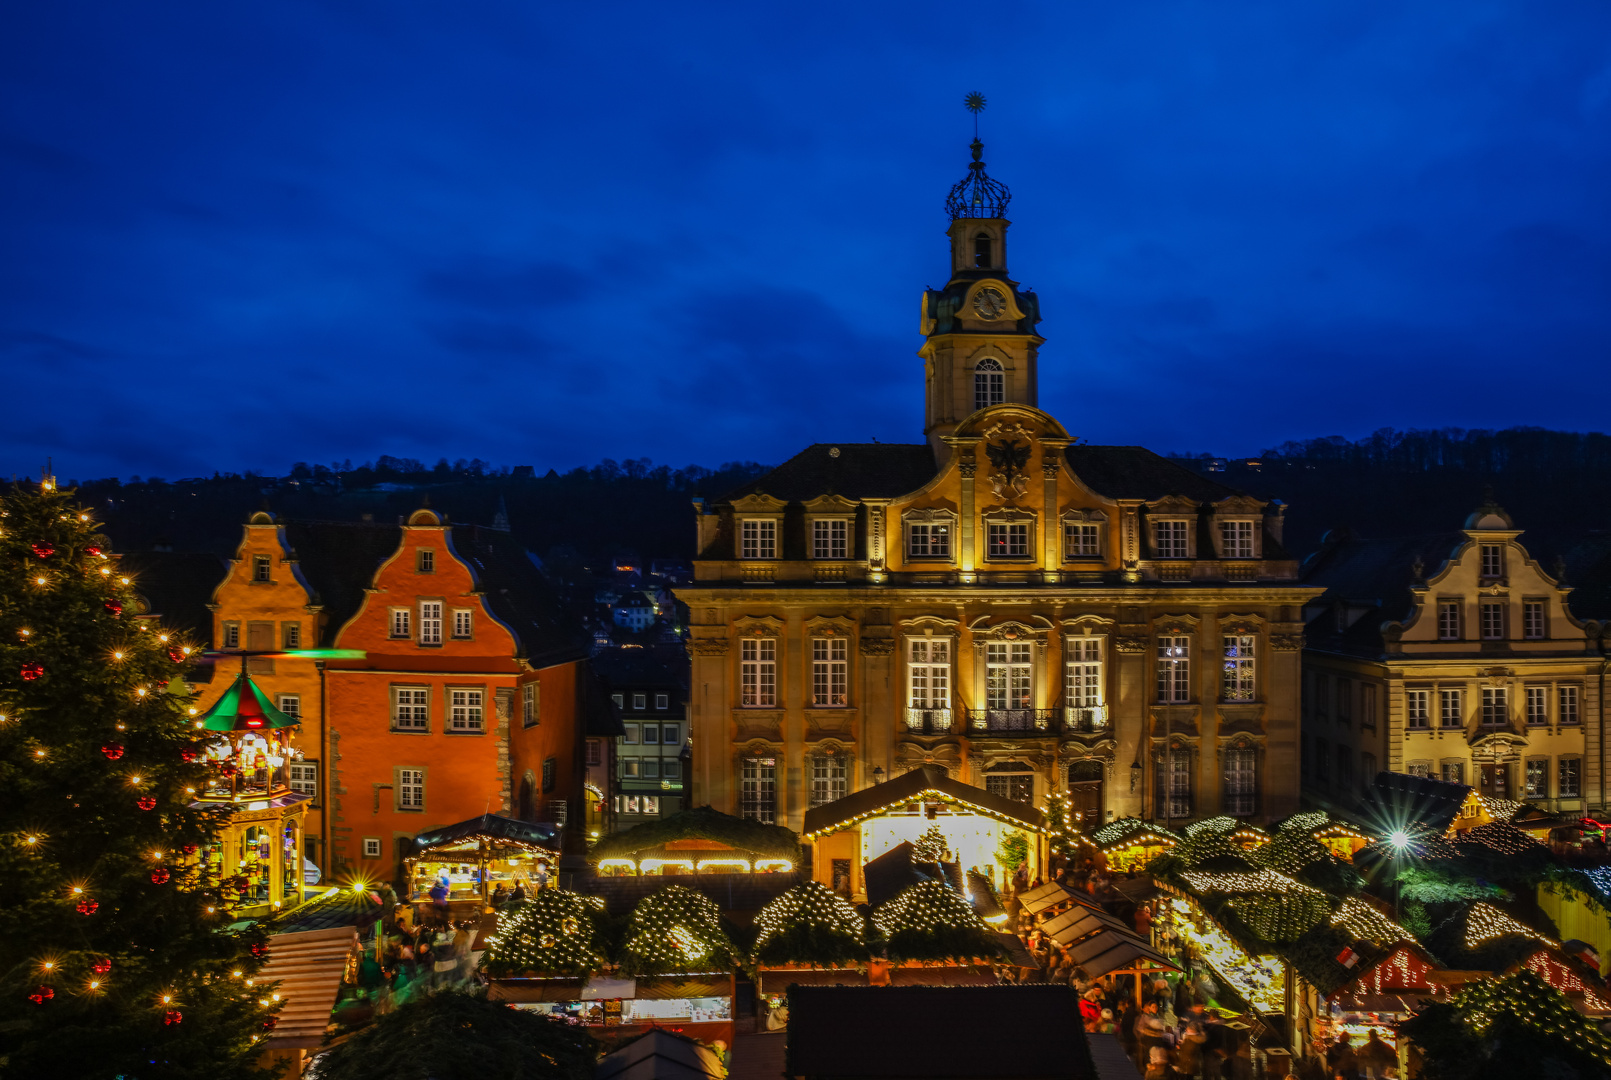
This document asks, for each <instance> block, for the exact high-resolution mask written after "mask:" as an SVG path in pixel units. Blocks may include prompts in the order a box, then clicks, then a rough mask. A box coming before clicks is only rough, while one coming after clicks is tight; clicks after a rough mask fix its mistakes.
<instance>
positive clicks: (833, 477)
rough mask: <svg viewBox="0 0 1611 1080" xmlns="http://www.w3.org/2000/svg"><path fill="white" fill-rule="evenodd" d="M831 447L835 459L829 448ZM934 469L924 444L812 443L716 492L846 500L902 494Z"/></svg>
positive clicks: (728, 499)
mask: <svg viewBox="0 0 1611 1080" xmlns="http://www.w3.org/2000/svg"><path fill="white" fill-rule="evenodd" d="M835 449H837V450H838V451H839V456H837V457H835V456H834V455H832V454H831V453H829V451H830V450H835ZM937 471H938V470H936V468H935V467H934V453H933V451H931V450H930V449H929V447H928V444H927V443H814V444H812V445H811V446H808V447H806V448H805V449H804V450H802V451H800V452H799V453H798V454H796V455H794V456H793V457H792V458H790V459H789V460H787V461H785V462H784V463H783V464H781V465H779V466H778V467H777V468H775V469H773V470H772V471H771V472H769V473H767V474H766V475H765V476H761V477H758V478H756V479H754V480H751V481H750V482H749V483H747V484H745V485H744V486H743V487H740V488H737V489H735V490H733V491H730V492H728V493H727V494H726V495H724V496H722V497H721V498H720V499H719V500H717V501H718V502H732V501H733V500H734V499H741V498H743V497H744V496H746V495H754V494H756V493H758V492H761V493H765V494H767V495H770V496H772V497H773V498H774V499H782V500H783V501H784V502H805V501H806V500H808V499H815V498H817V497H818V496H819V495H829V494H832V495H842V496H844V497H845V498H847V499H868V498H893V497H894V496H897V495H906V494H909V493H911V492H913V491H916V490H917V489H918V488H920V487H922V486H923V485H924V484H926V483H928V482H929V481H930V480H932V479H934V475H935V473H936V472H937Z"/></svg>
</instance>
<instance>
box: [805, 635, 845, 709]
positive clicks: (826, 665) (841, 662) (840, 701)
mask: <svg viewBox="0 0 1611 1080" xmlns="http://www.w3.org/2000/svg"><path fill="white" fill-rule="evenodd" d="M847 646H848V642H847V641H846V639H845V638H842V637H831V638H812V639H811V704H813V705H815V706H818V707H821V706H833V705H846V704H848V703H849V698H848V696H847V689H846V687H847V684H848V681H849V675H848V673H847V668H848V660H847V657H848V655H849V651H848V647H847Z"/></svg>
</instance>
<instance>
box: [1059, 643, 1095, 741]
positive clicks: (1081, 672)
mask: <svg viewBox="0 0 1611 1080" xmlns="http://www.w3.org/2000/svg"><path fill="white" fill-rule="evenodd" d="M1063 703H1064V707H1065V708H1067V710H1068V723H1069V726H1070V727H1071V728H1073V729H1074V730H1076V731H1090V730H1093V729H1095V728H1098V727H1101V726H1103V725H1104V724H1105V723H1106V719H1105V717H1104V716H1103V714H1102V705H1103V700H1102V639H1101V638H1098V637H1083V636H1082V637H1071V638H1069V639H1068V660H1067V662H1066V663H1065V664H1064V666H1063Z"/></svg>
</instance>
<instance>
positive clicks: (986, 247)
mask: <svg viewBox="0 0 1611 1080" xmlns="http://www.w3.org/2000/svg"><path fill="white" fill-rule="evenodd" d="M973 265H974V266H975V267H977V268H978V269H980V270H988V269H989V268H990V267H991V266H992V265H994V264H993V263H992V262H991V259H990V234H989V233H980V234H979V235H978V236H975V237H974V238H973Z"/></svg>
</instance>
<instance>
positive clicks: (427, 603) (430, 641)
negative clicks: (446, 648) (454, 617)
mask: <svg viewBox="0 0 1611 1080" xmlns="http://www.w3.org/2000/svg"><path fill="white" fill-rule="evenodd" d="M420 644H421V645H440V644H442V602H441V601H440V600H422V601H420Z"/></svg>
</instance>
